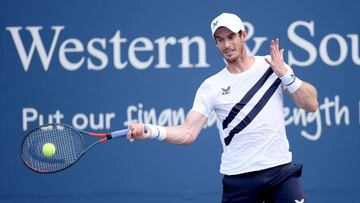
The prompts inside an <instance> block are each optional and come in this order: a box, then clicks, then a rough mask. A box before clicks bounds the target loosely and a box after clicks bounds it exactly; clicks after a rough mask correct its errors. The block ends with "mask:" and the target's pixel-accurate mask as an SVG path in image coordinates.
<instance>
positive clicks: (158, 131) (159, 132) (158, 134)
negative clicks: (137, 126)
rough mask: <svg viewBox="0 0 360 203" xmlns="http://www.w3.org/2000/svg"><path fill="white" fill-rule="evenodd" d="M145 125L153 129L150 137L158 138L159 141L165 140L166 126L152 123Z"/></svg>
mask: <svg viewBox="0 0 360 203" xmlns="http://www.w3.org/2000/svg"><path fill="white" fill-rule="evenodd" d="M145 126H146V127H148V128H150V129H151V135H150V139H157V140H159V141H163V140H165V138H166V130H165V128H164V127H162V126H159V125H152V124H146V125H145Z"/></svg>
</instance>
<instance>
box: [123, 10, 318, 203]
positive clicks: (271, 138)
mask: <svg viewBox="0 0 360 203" xmlns="http://www.w3.org/2000/svg"><path fill="white" fill-rule="evenodd" d="M211 30H212V35H213V38H214V40H215V43H216V46H217V47H218V48H219V50H220V52H221V54H222V56H223V57H224V58H225V60H226V61H227V66H226V67H225V68H223V69H222V70H221V71H220V72H218V73H217V74H215V75H213V76H211V77H209V78H208V79H206V80H205V81H204V82H203V83H202V84H201V86H200V87H199V89H198V91H197V93H196V96H195V100H194V104H193V108H192V109H191V111H190V112H189V113H188V115H187V117H186V120H185V122H184V124H183V125H181V126H170V127H162V126H155V125H150V124H146V126H147V127H146V128H147V131H146V133H144V125H145V124H132V125H131V126H130V131H129V134H128V138H129V139H135V140H143V139H148V138H156V139H158V140H161V141H162V140H164V141H166V142H167V143H173V144H191V143H192V142H193V141H194V140H195V139H196V137H197V136H198V135H199V133H200V131H201V129H202V128H203V126H204V124H205V123H206V122H207V119H208V118H209V116H210V113H211V112H212V111H215V113H216V115H217V118H218V122H217V124H218V125H217V127H218V129H219V133H220V137H221V140H222V145H223V153H222V159H221V166H220V172H221V173H222V174H224V178H223V197H222V202H224V203H225V202H246V203H252V202H259V203H260V202H305V196H304V192H303V189H302V187H301V185H300V182H299V177H300V175H301V170H302V166H301V165H296V164H292V163H291V161H292V154H291V152H290V151H289V143H288V140H287V137H286V132H285V121H284V114H283V91H287V92H289V94H290V96H291V97H292V98H293V100H294V101H295V103H296V105H297V106H298V107H300V108H303V109H305V110H306V111H310V112H314V111H316V110H317V108H318V102H317V92H316V89H315V88H314V87H313V86H312V85H311V84H309V83H306V82H303V81H301V80H300V79H299V78H297V77H295V76H294V74H293V70H292V69H291V68H290V67H289V66H288V65H287V64H285V63H284V61H283V53H284V50H283V49H281V50H279V40H278V39H276V40H272V41H271V44H270V56H266V57H264V56H251V55H248V54H247V52H246V44H245V41H246V31H245V27H244V24H243V22H242V21H241V19H240V18H239V17H238V16H236V15H234V14H230V13H223V14H221V15H219V16H218V17H216V18H215V19H214V20H213V21H212V22H211Z"/></svg>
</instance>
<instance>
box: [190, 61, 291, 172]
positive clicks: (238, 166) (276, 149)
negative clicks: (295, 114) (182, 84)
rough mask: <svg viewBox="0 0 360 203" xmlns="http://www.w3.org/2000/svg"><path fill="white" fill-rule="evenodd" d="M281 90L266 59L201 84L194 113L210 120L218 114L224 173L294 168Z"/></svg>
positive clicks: (223, 73)
mask: <svg viewBox="0 0 360 203" xmlns="http://www.w3.org/2000/svg"><path fill="white" fill-rule="evenodd" d="M290 71H292V70H291V69H290ZM283 89H284V87H283V84H282V83H281V80H280V79H279V78H278V76H277V75H276V74H275V73H273V71H272V69H271V67H270V66H269V65H268V64H267V63H266V61H265V57H263V56H255V62H254V64H253V65H252V66H251V67H250V68H249V69H248V70H246V71H244V72H242V73H236V74H233V73H230V72H229V71H228V69H227V68H226V67H225V68H224V69H222V70H221V71H220V72H218V73H217V74H215V75H213V76H211V77H210V78H208V79H206V80H205V81H204V82H203V83H202V84H201V86H200V87H199V89H198V90H197V93H196V97H195V100H194V104H193V108H192V111H197V112H199V113H201V114H203V115H204V116H206V117H209V116H210V114H211V112H212V111H215V114H216V116H217V119H218V120H217V127H218V129H219V134H220V139H221V141H222V145H223V153H222V157H221V166H220V173H222V174H225V175H235V174H241V173H246V172H251V171H258V170H262V169H266V168H270V167H274V166H278V165H281V164H285V163H289V162H291V159H292V154H291V152H290V151H289V142H288V140H287V138H286V132H285V120H284V114H283Z"/></svg>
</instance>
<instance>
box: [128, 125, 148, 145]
mask: <svg viewBox="0 0 360 203" xmlns="http://www.w3.org/2000/svg"><path fill="white" fill-rule="evenodd" d="M144 128H145V125H144V124H142V123H136V124H131V125H130V126H129V132H128V134H127V139H129V141H131V142H132V141H134V140H143V139H145V138H146V137H147V136H146V134H145V132H144Z"/></svg>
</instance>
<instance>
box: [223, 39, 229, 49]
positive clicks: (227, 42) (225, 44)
mask: <svg viewBox="0 0 360 203" xmlns="http://www.w3.org/2000/svg"><path fill="white" fill-rule="evenodd" d="M229 46H230V40H227V39H225V40H224V47H225V48H228V47H229Z"/></svg>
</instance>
